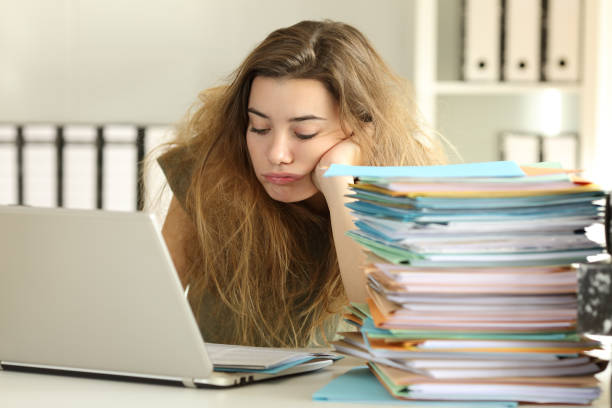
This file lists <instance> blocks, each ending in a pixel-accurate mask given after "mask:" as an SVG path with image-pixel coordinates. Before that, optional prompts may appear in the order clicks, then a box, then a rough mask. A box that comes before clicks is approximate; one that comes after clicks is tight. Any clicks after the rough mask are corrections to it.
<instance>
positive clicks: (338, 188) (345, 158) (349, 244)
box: [313, 139, 366, 302]
mask: <svg viewBox="0 0 612 408" xmlns="http://www.w3.org/2000/svg"><path fill="white" fill-rule="evenodd" d="M359 157H360V151H359V147H358V146H357V145H355V144H354V143H353V142H351V141H350V139H345V140H343V141H342V142H340V143H339V144H337V145H336V146H334V147H333V148H332V149H330V150H329V151H328V152H327V153H326V154H325V155H324V156H323V157H322V158H321V160H320V161H319V164H318V165H317V168H316V169H315V171H314V173H313V181H314V184H315V186H317V188H318V189H319V191H321V193H323V196H324V197H325V201H326V202H327V206H328V208H329V214H330V218H331V226H332V234H333V237H334V244H335V246H336V254H337V255H338V264H339V266H340V275H341V276H342V283H343V284H344V289H345V291H346V295H347V297H348V299H349V301H351V302H365V300H366V279H365V275H364V273H363V266H364V264H365V255H364V253H363V250H362V248H361V247H360V246H359V244H357V243H356V242H355V241H354V240H353V239H352V238H350V237H348V236H347V235H346V232H347V231H349V230H351V229H353V228H354V226H353V217H352V216H351V214H350V211H349V209H348V208H347V207H345V205H344V204H345V203H347V202H349V201H351V200H350V199H349V198H347V197H345V196H346V194H349V193H350V190H349V188H348V185H349V183H352V182H353V178H352V177H323V174H324V173H325V171H326V170H327V168H328V166H329V165H330V164H331V163H342V164H359V160H360V159H359Z"/></svg>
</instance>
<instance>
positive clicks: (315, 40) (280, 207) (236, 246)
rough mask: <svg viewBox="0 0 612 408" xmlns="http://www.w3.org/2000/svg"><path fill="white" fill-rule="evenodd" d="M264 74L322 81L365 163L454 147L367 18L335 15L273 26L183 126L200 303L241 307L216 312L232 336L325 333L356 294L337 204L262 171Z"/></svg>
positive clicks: (421, 160)
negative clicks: (253, 148)
mask: <svg viewBox="0 0 612 408" xmlns="http://www.w3.org/2000/svg"><path fill="white" fill-rule="evenodd" d="M256 76H264V77H273V78H288V79H294V78H308V79H315V80H318V81H321V83H323V84H324V85H325V87H326V89H327V90H328V91H329V92H330V94H331V95H332V96H333V98H334V99H335V100H336V102H337V104H338V108H339V116H340V121H341V123H342V124H343V125H344V126H346V128H350V129H352V131H353V132H354V135H353V139H352V140H353V141H354V142H355V143H356V144H358V145H359V146H360V148H361V152H362V159H363V161H364V164H368V165H425V164H438V163H442V162H444V160H445V159H444V153H443V149H442V148H441V146H440V145H439V143H438V142H437V139H436V138H434V137H432V136H431V135H429V134H428V132H426V131H424V128H423V126H422V123H420V122H419V121H418V119H417V118H418V117H419V116H418V115H417V114H416V109H415V107H414V106H413V104H412V101H411V99H410V97H409V90H408V87H407V84H406V83H405V82H404V81H403V80H402V79H400V78H399V77H397V76H396V75H395V74H394V73H393V72H392V71H391V70H390V69H389V68H388V67H387V65H386V64H385V63H384V61H383V60H382V59H381V57H380V56H379V55H378V54H377V53H376V51H375V50H374V49H373V48H372V46H371V45H370V43H369V42H368V41H367V39H366V38H365V37H364V36H363V35H362V34H361V33H360V32H359V31H358V30H357V29H355V28H353V27H351V26H350V25H347V24H343V23H339V22H332V21H323V22H318V21H303V22H300V23H298V24H295V25H293V26H291V27H287V28H283V29H279V30H277V31H274V32H272V33H271V34H270V35H269V36H268V37H267V38H266V39H265V40H264V41H263V42H262V43H261V44H259V45H258V46H257V47H256V48H255V49H254V50H253V51H252V52H251V53H250V54H249V55H248V57H247V58H246V59H245V60H244V62H243V63H242V64H241V65H240V67H239V68H238V69H237V70H236V71H235V72H234V73H233V75H232V77H231V79H230V81H229V83H228V85H226V86H222V87H218V88H213V89H209V90H207V91H204V92H202V93H201V94H200V97H199V103H198V104H197V105H196V106H195V107H194V108H193V109H192V111H191V112H190V113H189V114H188V115H187V116H186V117H185V119H184V121H183V122H182V124H180V125H179V127H178V136H177V139H176V140H175V141H174V143H173V144H174V145H176V146H177V147H178V148H181V149H183V150H185V151H187V152H189V154H188V156H187V157H186V158H185V160H189V166H190V167H191V169H192V173H191V175H190V182H189V188H188V191H187V196H186V200H185V207H186V209H187V212H188V213H189V214H190V216H191V217H192V219H193V222H194V224H195V236H194V237H193V239H192V240H191V242H192V246H191V247H190V248H188V253H189V261H190V262H189V264H190V266H189V267H188V270H187V271H185V275H184V278H185V281H186V282H187V283H188V284H189V286H190V289H189V297H190V301H191V303H192V307H193V308H194V311H195V313H196V314H200V313H215V311H214V310H202V308H200V304H201V299H202V297H203V296H216V297H217V298H218V300H219V302H221V303H222V304H223V305H225V308H226V310H228V309H229V310H230V313H228V314H227V315H224V316H216V319H217V320H218V321H222V320H225V321H226V322H227V324H228V326H230V327H232V328H233V329H232V332H231V334H230V337H231V338H228V339H224V342H227V343H236V344H251V345H265V346H293V347H296V346H298V347H299V346H305V345H308V344H312V342H313V341H314V340H315V339H319V341H323V342H325V341H327V340H330V339H326V337H325V332H326V330H325V329H326V327H328V326H330V325H333V317H334V315H335V314H336V313H337V312H338V311H339V310H340V308H341V307H342V306H343V305H344V304H345V303H346V297H345V294H344V289H343V286H342V281H341V279H340V273H339V267H338V262H337V257H336V251H335V247H334V243H333V238H332V233H331V226H330V218H329V213H328V212H325V213H316V212H314V211H312V210H310V209H309V208H307V207H306V206H304V205H303V204H300V203H282V202H278V201H275V200H273V199H272V198H270V197H269V196H268V194H267V193H266V192H265V190H264V189H263V187H262V186H261V184H260V183H259V182H258V180H257V179H256V177H255V175H254V172H253V169H252V165H251V162H250V158H249V154H248V151H247V146H246V139H245V134H246V129H247V126H248V116H247V108H248V100H249V95H250V89H251V84H252V81H253V79H254V78H255V77H256ZM219 310H221V309H219Z"/></svg>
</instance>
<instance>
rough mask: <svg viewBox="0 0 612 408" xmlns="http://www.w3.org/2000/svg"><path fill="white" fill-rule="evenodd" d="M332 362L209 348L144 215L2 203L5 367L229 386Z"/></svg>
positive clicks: (0, 309)
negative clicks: (219, 370)
mask: <svg viewBox="0 0 612 408" xmlns="http://www.w3.org/2000/svg"><path fill="white" fill-rule="evenodd" d="M331 357H333V356H331ZM215 359H217V360H218V363H219V364H218V365H215V369H217V368H218V369H222V370H225V372H218V371H214V370H213V365H214V364H215ZM299 362H302V363H301V364H298V363H299ZM331 363H332V359H330V356H328V355H326V354H325V353H323V354H322V355H319V354H316V353H315V354H312V353H305V352H303V351H295V350H288V349H271V348H254V347H240V346H227V345H208V346H207V344H206V343H205V342H204V340H203V339H202V336H201V334H200V330H199V328H198V325H197V323H196V320H195V318H194V316H193V314H192V311H191V308H190V306H189V302H188V301H187V299H186V295H185V292H184V291H183V288H182V286H181V284H180V281H179V279H178V276H177V274H176V271H175V269H174V265H173V263H172V260H171V258H170V255H169V252H168V250H167V248H166V246H165V242H164V240H163V237H162V236H161V233H160V230H159V228H158V227H157V225H156V222H155V219H154V218H153V216H152V215H150V214H146V213H127V212H110V211H99V210H68V209H51V208H33V207H18V206H0V367H1V368H2V369H4V370H20V371H36V372H47V373H58V374H70V375H84V376H94V377H95V376H102V377H111V378H122V379H137V380H143V381H148V382H162V383H168V382H169V383H176V384H183V385H184V386H187V387H206V386H217V387H226V386H233V385H240V384H246V383H250V382H253V381H257V380H267V379H270V378H275V377H278V376H283V375H292V374H297V373H303V372H308V371H312V370H317V369H320V368H322V367H325V366H327V365H329V364H331ZM270 368H271V369H270Z"/></svg>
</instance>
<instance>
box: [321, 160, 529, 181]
mask: <svg viewBox="0 0 612 408" xmlns="http://www.w3.org/2000/svg"><path fill="white" fill-rule="evenodd" d="M334 176H353V177H383V178H384V177H390V178H392V177H405V178H411V177H415V178H437V177H444V178H463V177H521V176H525V172H524V171H523V170H521V168H520V167H519V166H518V165H517V164H516V163H515V162H511V161H495V162H484V163H462V164H447V165H441V166H347V165H345V164H332V165H331V166H330V167H329V169H328V170H327V171H326V172H325V177H334Z"/></svg>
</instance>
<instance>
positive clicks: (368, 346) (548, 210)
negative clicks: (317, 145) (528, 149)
mask: <svg viewBox="0 0 612 408" xmlns="http://www.w3.org/2000/svg"><path fill="white" fill-rule="evenodd" d="M334 175H339V176H341V175H344V176H348V175H350V176H353V177H355V182H354V184H352V185H351V189H352V194H351V197H353V198H354V199H355V201H353V202H350V203H349V204H347V206H348V207H349V208H350V209H351V210H352V212H353V214H354V216H355V226H356V229H355V230H353V231H350V232H349V235H350V236H351V237H352V238H353V239H354V240H355V241H357V242H358V243H359V244H361V246H362V247H363V249H364V250H365V252H366V255H367V265H366V267H365V269H364V271H365V274H366V279H367V293H368V300H367V304H352V305H351V306H350V308H349V311H348V312H347V314H346V316H345V317H346V319H347V320H348V321H349V322H350V323H352V324H354V325H355V326H357V327H358V328H359V330H358V331H355V332H346V333H343V334H344V338H343V340H341V341H338V342H336V343H335V347H336V349H337V350H338V351H339V352H342V353H345V354H349V355H354V356H358V357H361V358H365V359H367V360H368V365H369V367H370V369H371V371H372V372H373V373H374V375H375V376H376V377H377V378H378V380H379V381H380V383H382V384H383V385H384V387H385V388H386V389H387V390H388V391H389V392H390V393H391V394H392V395H393V396H394V397H396V398H399V399H407V400H426V401H449V402H450V401H463V402H468V401H473V402H476V401H478V402H480V403H482V402H483V401H508V402H514V403H536V404H538V403H542V404H546V403H561V404H589V403H590V402H591V401H593V400H594V399H596V398H598V396H599V395H600V389H599V386H598V381H597V379H596V378H595V376H594V374H596V373H598V372H600V371H602V370H603V369H604V368H605V366H606V363H607V362H605V361H602V360H599V359H597V358H595V357H593V356H592V354H593V353H592V352H593V351H594V350H599V349H601V345H600V344H599V343H598V342H597V341H593V340H591V339H589V338H587V337H585V336H583V335H581V334H579V333H577V331H576V318H577V304H576V292H577V272H576V270H575V269H573V268H572V266H571V265H572V263H576V262H587V261H588V259H587V258H589V259H592V258H590V257H591V256H595V255H600V254H602V252H603V245H602V244H601V243H597V242H594V241H592V240H591V239H589V238H587V234H586V233H585V230H586V229H587V228H588V227H590V226H593V225H596V224H598V223H600V222H601V221H602V218H603V211H604V208H603V204H602V203H600V201H601V200H602V198H603V197H604V192H603V191H602V190H601V189H600V188H599V187H597V186H596V185H594V184H592V183H590V182H588V181H587V180H584V179H582V178H580V177H578V176H577V174H576V173H575V172H573V171H570V170H564V169H562V168H560V166H558V165H555V164H554V163H537V164H533V165H529V166H518V165H517V164H515V163H513V162H488V163H473V164H457V165H447V166H423V167H363V166H342V165H333V166H332V167H331V168H330V169H329V170H328V173H327V174H326V176H334Z"/></svg>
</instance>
